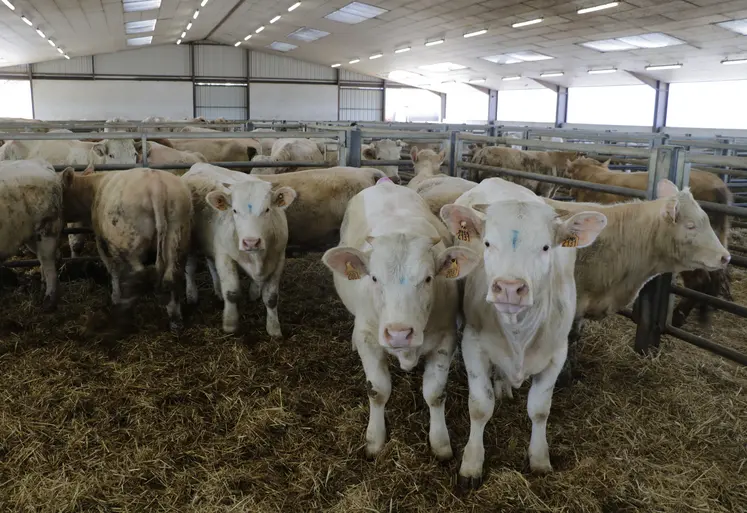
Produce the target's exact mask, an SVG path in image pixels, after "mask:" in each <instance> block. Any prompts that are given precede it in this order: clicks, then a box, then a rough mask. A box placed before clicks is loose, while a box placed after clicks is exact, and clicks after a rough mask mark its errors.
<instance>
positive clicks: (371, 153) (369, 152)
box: [362, 146, 376, 160]
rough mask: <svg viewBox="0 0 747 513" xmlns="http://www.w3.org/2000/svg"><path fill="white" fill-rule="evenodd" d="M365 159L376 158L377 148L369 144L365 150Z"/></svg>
mask: <svg viewBox="0 0 747 513" xmlns="http://www.w3.org/2000/svg"><path fill="white" fill-rule="evenodd" d="M362 155H363V157H364V160H376V148H374V147H373V146H369V147H367V148H365V149H364V150H363V154H362Z"/></svg>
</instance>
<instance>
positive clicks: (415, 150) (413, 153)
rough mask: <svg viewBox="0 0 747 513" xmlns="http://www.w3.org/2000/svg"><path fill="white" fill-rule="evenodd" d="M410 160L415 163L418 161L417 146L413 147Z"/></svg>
mask: <svg viewBox="0 0 747 513" xmlns="http://www.w3.org/2000/svg"><path fill="white" fill-rule="evenodd" d="M410 158H412V161H413V162H417V161H418V147H417V146H413V147H412V149H411V150H410Z"/></svg>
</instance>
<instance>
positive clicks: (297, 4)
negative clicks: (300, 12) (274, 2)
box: [288, 2, 301, 12]
mask: <svg viewBox="0 0 747 513" xmlns="http://www.w3.org/2000/svg"><path fill="white" fill-rule="evenodd" d="M299 5H301V2H296V3H295V4H293V5H291V6H290V7H288V12H293V11H295V10H296V9H297V8H298V6H299Z"/></svg>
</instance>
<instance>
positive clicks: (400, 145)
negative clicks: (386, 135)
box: [395, 139, 405, 148]
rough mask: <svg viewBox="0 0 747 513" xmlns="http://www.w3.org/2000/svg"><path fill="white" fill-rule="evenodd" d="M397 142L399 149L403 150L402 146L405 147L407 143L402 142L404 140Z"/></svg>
mask: <svg viewBox="0 0 747 513" xmlns="http://www.w3.org/2000/svg"><path fill="white" fill-rule="evenodd" d="M395 142H396V143H397V147H398V148H401V147H402V146H404V145H405V143H404V142H403V141H402V139H397V140H396V141H395Z"/></svg>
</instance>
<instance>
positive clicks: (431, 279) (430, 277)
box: [425, 276, 433, 283]
mask: <svg viewBox="0 0 747 513" xmlns="http://www.w3.org/2000/svg"><path fill="white" fill-rule="evenodd" d="M431 281H433V277H432V276H428V277H427V278H426V279H425V282H426V283H430V282H431Z"/></svg>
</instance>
